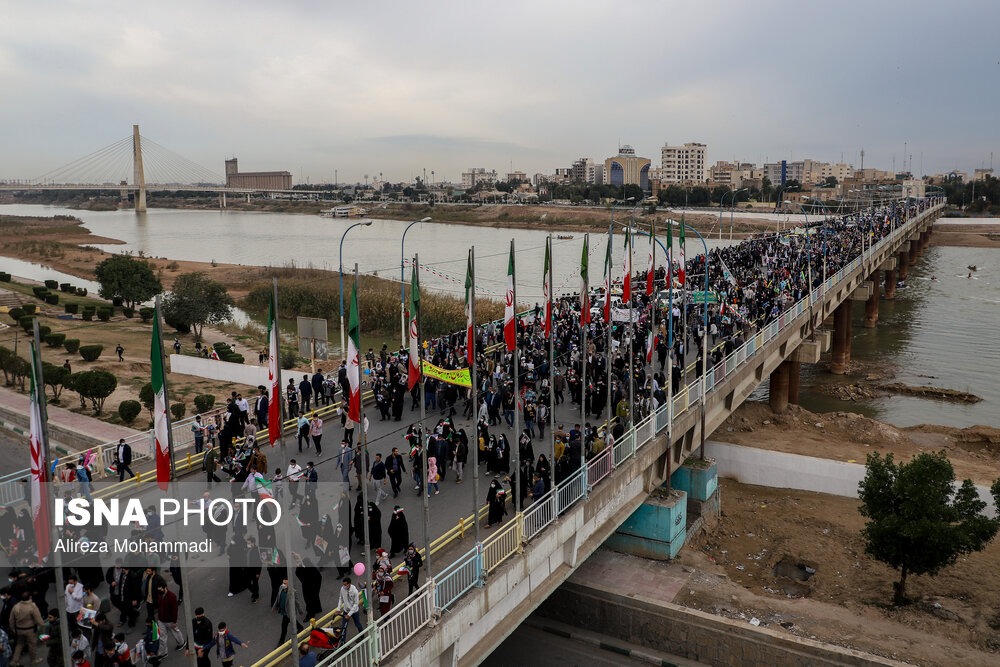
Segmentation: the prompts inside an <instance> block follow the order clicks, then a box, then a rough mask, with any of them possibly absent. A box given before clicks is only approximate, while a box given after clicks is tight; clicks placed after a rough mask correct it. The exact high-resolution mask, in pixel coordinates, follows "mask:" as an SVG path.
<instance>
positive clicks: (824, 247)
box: [803, 197, 865, 289]
mask: <svg viewBox="0 0 1000 667" xmlns="http://www.w3.org/2000/svg"><path fill="white" fill-rule="evenodd" d="M803 199H808V200H810V201H814V202H816V203H817V204H819V205H820V207H822V209H823V287H824V289H825V288H826V219H827V218H828V217H829V216H830V212H829V211H828V210H827V208H826V204H824V203H823V202H822V201H820V200H819V199H817V198H816V197H803ZM864 254H865V237H863V236H862V237H861V256H862V257H864Z"/></svg>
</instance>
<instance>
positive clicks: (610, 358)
mask: <svg viewBox="0 0 1000 667" xmlns="http://www.w3.org/2000/svg"><path fill="white" fill-rule="evenodd" d="M611 219H612V222H611V224H610V225H608V254H607V258H608V259H607V261H606V262H605V264H606V265H607V266H606V269H605V270H606V271H607V276H606V277H605V280H606V282H607V287H608V293H607V294H605V295H604V300H605V302H606V303H607V304H608V321H607V322H605V323H604V325H605V326H606V327H607V328H608V336H607V338H608V343H607V349H606V350H605V354H604V356H605V362H606V363H607V366H608V380H607V382H608V387H607V391H606V392H605V393H606V394H607V400H606V402H607V404H608V417H607V420H606V421H605V422H604V423H605V424H606V427H605V431H606V432H605V434H604V442H607V441H608V438H609V437H610V436H611V421H612V419H613V418H614V407H613V406H612V404H611V387H612V383H611V367H612V366H613V365H614V352H613V350H614V337H613V336H612V333H611V332H612V331H613V330H614V328H615V327H614V318H613V317H612V316H611V305H610V304H611V248H612V246H613V244H614V242H615V227H614V224H615V223H614V213H612V214H611ZM611 467H612V468H614V467H615V457H614V454H612V456H611Z"/></svg>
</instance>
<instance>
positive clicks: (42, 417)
mask: <svg viewBox="0 0 1000 667" xmlns="http://www.w3.org/2000/svg"><path fill="white" fill-rule="evenodd" d="M33 328H34V337H35V340H34V342H33V344H32V347H31V356H32V360H33V361H34V367H35V368H34V371H35V376H36V378H37V383H36V384H35V401H36V402H37V404H38V414H39V420H38V422H39V423H38V426H39V428H40V429H41V433H40V434H39V435H40V436H41V440H42V443H41V444H42V465H41V482H40V484H39V488H40V489H43V491H42V496H43V497H44V501H45V505H46V510H47V511H48V515H49V516H48V519H49V525H48V531H49V549H50V550H51V553H52V563H53V569H54V570H55V571H56V587H57V590H56V607H58V608H59V611H60V612H61V613H60V620H62V619H64V618H65V617H66V595H65V592H66V581H65V579H64V578H63V566H62V552H61V551H59V549H57V548H56V547H57V545H58V544H59V542H58V539H59V533H58V531H57V529H56V527H55V523H54V522H53V521H52V517H53V516H54V509H55V506H54V504H55V495H54V494H53V493H48V492H46V491H51V489H49V490H44V489H45V486H46V484H47V483H49V482H50V481H52V480H49V466H50V465H51V464H50V463H49V413H48V408H47V407H46V405H45V378H44V377H43V375H42V353H41V342H40V338H41V336H39V333H38V318H37V317H35V318H34V319H33ZM39 556H41V555H40V554H39ZM39 560H41V558H39ZM59 639H60V641H61V643H62V654H63V662H64V664H67V665H72V664H73V657H72V655H71V651H70V639H69V626H68V625H66V623H60V624H59Z"/></svg>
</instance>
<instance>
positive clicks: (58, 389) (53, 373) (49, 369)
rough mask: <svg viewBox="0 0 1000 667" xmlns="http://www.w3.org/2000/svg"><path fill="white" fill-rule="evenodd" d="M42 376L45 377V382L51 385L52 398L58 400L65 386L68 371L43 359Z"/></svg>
mask: <svg viewBox="0 0 1000 667" xmlns="http://www.w3.org/2000/svg"><path fill="white" fill-rule="evenodd" d="M42 376H43V377H44V379H45V384H47V385H49V386H50V387H52V400H55V401H58V400H59V395H60V394H61V393H62V390H63V387H65V386H66V378H68V377H69V371H67V370H66V369H65V368H63V367H62V366H56V365H55V364H50V363H49V362H47V361H43V362H42Z"/></svg>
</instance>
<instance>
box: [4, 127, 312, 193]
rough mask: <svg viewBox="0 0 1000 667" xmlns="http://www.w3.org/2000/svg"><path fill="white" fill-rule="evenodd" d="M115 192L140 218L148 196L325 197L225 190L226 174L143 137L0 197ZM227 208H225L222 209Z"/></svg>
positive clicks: (9, 184)
mask: <svg viewBox="0 0 1000 667" xmlns="http://www.w3.org/2000/svg"><path fill="white" fill-rule="evenodd" d="M25 190H116V191H120V192H122V194H123V195H124V194H125V193H134V196H135V210H136V212H137V213H141V212H144V211H145V210H146V193H147V192H185V191H186V192H212V193H219V197H220V201H221V202H225V196H226V194H238V195H239V194H253V193H286V194H292V193H294V194H322V193H323V192H324V191H319V190H317V191H313V190H275V189H265V188H230V187H226V178H225V176H223V175H222V174H220V173H218V172H215V171H212V170H211V169H207V168H205V167H202V166H201V165H199V164H197V163H195V162H192V161H191V160H188V159H187V158H185V157H184V156H182V155H179V154H177V153H175V152H174V151H172V150H170V149H169V148H166V147H165V146H163V145H161V144H158V143H157V142H155V141H153V140H152V139H149V138H147V137H144V136H142V135H141V134H140V133H139V126H138V125H133V126H132V134H131V135H129V136H127V137H123V138H122V139H119V140H118V141H115V142H114V143H112V144H109V145H107V146H105V147H103V148H101V149H99V150H96V151H94V152H92V153H89V154H88V155H84V156H83V157H80V158H77V159H76V160H73V161H72V162H68V163H66V164H64V165H62V166H59V167H57V168H55V169H52V170H50V171H47V172H45V173H44V174H42V175H41V176H37V177H35V178H30V179H23V180H20V179H19V180H14V181H6V182H5V181H0V191H25ZM224 205H225V204H224V203H223V206H224Z"/></svg>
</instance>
